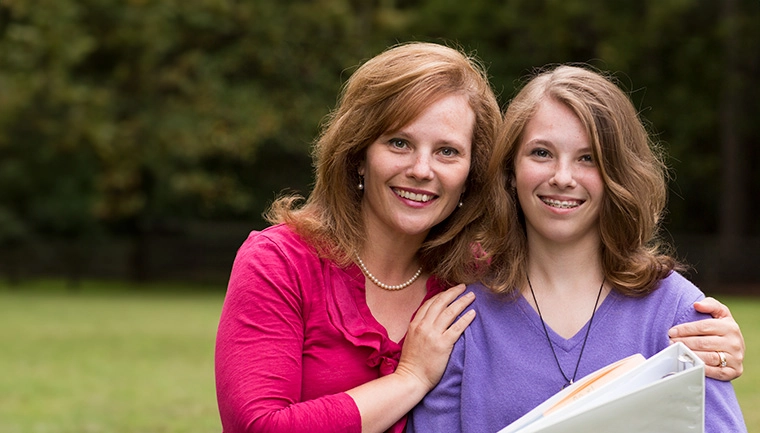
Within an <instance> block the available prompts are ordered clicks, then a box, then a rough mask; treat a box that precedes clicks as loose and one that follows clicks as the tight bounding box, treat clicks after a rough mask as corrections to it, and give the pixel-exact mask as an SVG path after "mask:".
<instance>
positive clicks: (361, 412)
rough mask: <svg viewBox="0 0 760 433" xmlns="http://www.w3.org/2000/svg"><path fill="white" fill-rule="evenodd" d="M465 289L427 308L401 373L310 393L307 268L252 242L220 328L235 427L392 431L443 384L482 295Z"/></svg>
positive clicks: (228, 429)
mask: <svg viewBox="0 0 760 433" xmlns="http://www.w3.org/2000/svg"><path fill="white" fill-rule="evenodd" d="M301 268H303V266H301ZM464 289H465V286H464V285H460V286H457V287H454V288H452V289H449V290H447V291H444V292H442V293H440V294H438V295H436V296H434V297H433V298H431V299H429V300H428V301H427V302H426V303H424V304H423V305H422V306H421V307H420V309H419V311H418V312H417V314H416V315H415V318H414V320H413V321H412V323H411V324H410V327H409V331H408V334H407V336H406V338H405V342H404V348H403V351H402V354H401V360H400V362H399V366H398V368H397V370H396V372H394V373H393V374H390V375H388V376H385V377H381V378H379V379H375V380H372V381H370V382H367V383H365V384H363V385H360V386H358V387H356V388H354V389H350V390H346V392H338V393H336V394H332V395H325V396H323V397H319V398H315V399H312V400H306V401H302V397H301V391H302V389H301V388H302V375H303V366H302V358H303V344H304V332H303V330H304V328H305V325H304V323H305V322H304V321H305V320H307V316H308V313H305V312H304V310H303V305H304V303H305V302H306V301H305V300H304V299H303V296H304V294H303V293H302V292H301V288H299V276H298V267H296V266H294V265H293V264H292V263H290V262H289V257H288V256H287V255H284V254H283V253H282V252H281V251H280V249H279V248H278V247H277V246H276V245H273V244H272V243H269V242H263V243H258V244H257V245H256V247H255V248H252V247H251V245H244V246H243V247H242V248H241V251H240V252H239V253H238V257H237V258H236V260H235V264H234V265H233V271H232V274H231V277H230V283H229V287H228V291H227V296H226V297H225V302H224V306H223V308H222V314H221V319H220V324H219V329H218V332H217V345H216V383H217V401H218V404H219V413H220V416H221V420H222V425H223V427H224V431H225V433H247V432H289V433H290V432H324V431H341V432H359V431H362V432H381V431H385V430H387V429H388V428H389V427H391V426H393V425H394V424H395V423H396V422H397V421H398V420H399V419H401V418H402V417H403V416H404V415H406V413H407V412H408V411H410V410H411V409H412V408H413V407H414V406H415V405H416V404H417V403H418V402H419V401H420V400H421V399H422V397H423V396H424V395H425V393H427V392H428V391H429V390H430V389H431V388H432V387H433V386H434V385H435V384H436V383H437V382H438V380H439V379H440V376H441V375H442V374H443V370H444V369H445V367H446V363H447V361H448V356H449V354H450V352H451V348H452V347H453V345H454V342H455V341H456V340H457V338H459V336H460V335H461V333H462V331H463V330H464V329H465V328H466V327H467V326H468V325H469V323H470V322H471V321H472V318H473V316H474V313H466V314H464V315H462V316H461V317H460V318H459V319H458V320H457V317H458V316H459V315H460V314H461V313H462V312H463V311H464V310H465V308H466V307H467V306H468V305H469V304H470V303H471V302H472V299H473V298H474V295H465V296H462V297H461V298H459V299H456V298H457V296H459V295H461V294H462V293H463V291H464ZM455 299H456V300H455Z"/></svg>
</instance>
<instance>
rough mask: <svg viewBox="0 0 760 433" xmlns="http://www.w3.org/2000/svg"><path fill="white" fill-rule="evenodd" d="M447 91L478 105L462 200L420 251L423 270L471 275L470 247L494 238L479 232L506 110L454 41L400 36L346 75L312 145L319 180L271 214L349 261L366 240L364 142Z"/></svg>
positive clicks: (321, 250) (462, 277)
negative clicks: (362, 183) (361, 186)
mask: <svg viewBox="0 0 760 433" xmlns="http://www.w3.org/2000/svg"><path fill="white" fill-rule="evenodd" d="M450 95H463V96H465V98H466V99H467V101H468V102H469V105H470V108H471V109H472V110H473V112H474V113H475V125H474V127H473V136H472V160H471V163H470V173H469V175H468V178H467V183H466V190H465V193H464V195H463V197H462V201H463V203H464V205H463V206H462V207H461V208H457V209H456V210H455V211H454V212H453V213H452V214H451V215H450V216H449V217H448V218H447V219H445V220H444V221H443V222H441V223H439V224H438V225H436V226H435V227H433V228H432V229H431V230H430V232H429V234H428V236H427V238H426V240H425V242H424V243H423V245H422V247H421V249H420V252H419V254H418V256H419V260H420V262H421V265H422V267H423V269H424V270H425V271H426V272H429V273H432V274H434V275H436V277H437V278H439V279H440V280H442V281H443V282H447V283H455V282H456V283H468V282H474V281H477V280H478V279H479V276H480V272H482V271H483V270H484V269H485V267H484V266H478V265H477V264H476V263H475V258H476V257H475V254H474V251H475V250H474V249H473V245H475V244H478V243H480V244H484V246H485V247H488V246H489V245H490V240H486V241H485V242H484V241H483V239H480V238H479V237H478V234H480V233H482V232H483V230H482V227H483V226H485V225H486V222H485V220H484V215H485V208H486V206H487V204H488V203H489V199H490V198H491V197H493V196H494V195H495V194H496V193H495V192H494V191H493V190H496V189H499V186H498V185H494V184H492V183H488V182H487V180H486V171H487V168H488V164H489V161H490V159H491V154H492V151H493V147H494V142H495V139H496V135H497V134H498V131H499V129H500V126H501V120H502V113H501V109H500V107H499V104H498V102H497V99H496V96H495V94H494V92H493V90H492V88H491V85H490V82H489V80H488V76H487V74H486V70H485V68H484V67H483V66H482V64H481V63H480V62H479V60H478V59H476V58H475V57H474V56H471V55H468V54H466V53H464V52H463V51H462V50H460V49H455V48H451V47H448V46H444V45H440V44H434V43H426V42H412V43H405V44H399V45H396V46H393V47H391V48H389V49H387V50H386V51H384V52H382V53H381V54H379V55H377V56H376V57H373V58H372V59H370V60H368V61H367V62H365V63H364V64H362V65H361V66H360V67H359V68H358V69H357V70H356V71H355V72H354V73H353V74H352V75H351V77H350V78H349V79H348V81H347V82H346V83H345V85H344V87H343V89H342V91H341V94H340V97H339V99H338V104H337V106H336V108H335V109H334V110H333V111H332V112H331V113H330V114H328V115H327V116H326V118H325V121H324V123H323V126H322V131H321V133H320V135H319V136H318V138H317V141H316V143H315V145H314V147H313V154H312V156H313V160H314V166H315V183H314V188H313V190H312V192H311V193H310V195H309V197H308V198H307V199H306V200H305V202H304V201H303V198H302V197H300V196H298V195H293V194H291V195H284V196H282V197H280V198H278V199H277V200H275V201H274V203H273V204H272V205H271V207H270V208H269V210H268V212H266V214H265V217H266V218H267V220H268V221H269V222H270V223H273V224H275V223H285V224H288V225H289V226H291V227H292V228H293V229H294V230H295V231H296V232H297V233H298V234H299V235H300V236H302V237H303V238H305V239H306V240H307V241H308V242H309V243H310V244H311V245H312V246H314V247H315V249H316V251H317V253H318V254H319V255H320V256H321V257H324V258H327V259H330V260H333V261H335V262H336V263H338V264H339V265H341V266H345V265H347V264H348V263H350V262H351V260H352V259H353V254H354V253H355V252H356V251H359V250H360V249H361V248H362V247H363V246H364V242H365V239H366V235H365V225H364V221H363V218H362V213H361V201H362V191H360V190H359V189H358V188H357V185H358V184H359V181H360V176H359V165H360V163H361V162H362V161H363V160H364V158H365V154H366V149H367V147H368V146H369V145H370V144H371V143H372V142H373V141H374V140H376V139H377V138H378V137H379V136H381V135H382V134H384V133H387V132H392V131H395V130H398V129H400V128H402V127H403V126H405V125H408V124H409V123H411V122H412V121H413V120H414V119H416V118H417V117H418V116H419V115H420V114H422V112H424V111H425V110H426V109H427V108H428V107H430V106H431V105H432V104H433V103H435V102H437V101H439V100H440V99H441V98H444V97H446V96H450ZM478 259H479V260H485V257H484V256H483V255H480V256H479V258H478Z"/></svg>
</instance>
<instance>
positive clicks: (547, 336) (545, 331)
mask: <svg viewBox="0 0 760 433" xmlns="http://www.w3.org/2000/svg"><path fill="white" fill-rule="evenodd" d="M526 278H527V279H528V287H530V294H531V296H533V302H534V303H535V304H536V311H537V312H538V317H539V318H540V319H541V325H542V326H543V327H544V334H546V340H547V341H548V342H549V347H550V348H551V349H552V355H554V361H556V362H557V368H559V372H560V373H561V374H562V377H564V378H565V384H564V385H562V389H565V388H567V387H568V386H570V385H572V384H573V382H575V375H577V374H578V366H580V365H581V357H583V349H585V348H586V341H587V340H588V334H589V332H590V331H591V322H593V321H594V315H595V314H596V307H598V306H599V299H600V298H601V297H602V289H603V288H604V281H605V279H606V278H602V285H601V286H599V294H597V295H596V302H595V303H594V311H592V312H591V319H589V321H588V328H586V336H585V337H583V345H582V346H581V353H580V354H579V355H578V362H576V363H575V371H574V372H573V377H572V378H568V377H567V375H566V374H565V371H564V370H562V365H561V364H560V363H559V358H557V352H555V351H554V345H553V344H552V340H551V338H549V331H547V330H546V322H544V316H542V315H541V309H540V308H538V301H537V300H536V294H535V293H533V285H532V284H530V277H528V276H527V275H526Z"/></svg>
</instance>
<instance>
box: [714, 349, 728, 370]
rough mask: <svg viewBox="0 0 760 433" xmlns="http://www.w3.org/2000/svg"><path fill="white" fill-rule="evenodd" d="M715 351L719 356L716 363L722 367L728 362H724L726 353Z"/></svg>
mask: <svg viewBox="0 0 760 433" xmlns="http://www.w3.org/2000/svg"><path fill="white" fill-rule="evenodd" d="M715 353H717V354H718V357H719V358H720V362H719V363H718V367H720V368H723V367H725V366H726V365H728V363H727V362H726V354H725V353H724V352H720V351H715Z"/></svg>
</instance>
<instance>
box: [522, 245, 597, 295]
mask: <svg viewBox="0 0 760 433" xmlns="http://www.w3.org/2000/svg"><path fill="white" fill-rule="evenodd" d="M527 272H528V276H529V277H530V279H531V281H534V282H540V283H541V284H540V287H541V289H538V288H537V287H535V284H534V290H540V291H550V292H553V293H556V294H563V293H565V294H580V293H583V292H585V291H590V292H596V291H597V290H596V289H598V287H599V284H600V283H601V280H602V278H603V276H604V271H603V269H602V257H601V245H600V244H599V243H598V242H593V241H590V242H575V243H570V244H558V243H547V242H540V241H536V240H531V239H530V238H529V239H528V269H527Z"/></svg>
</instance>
